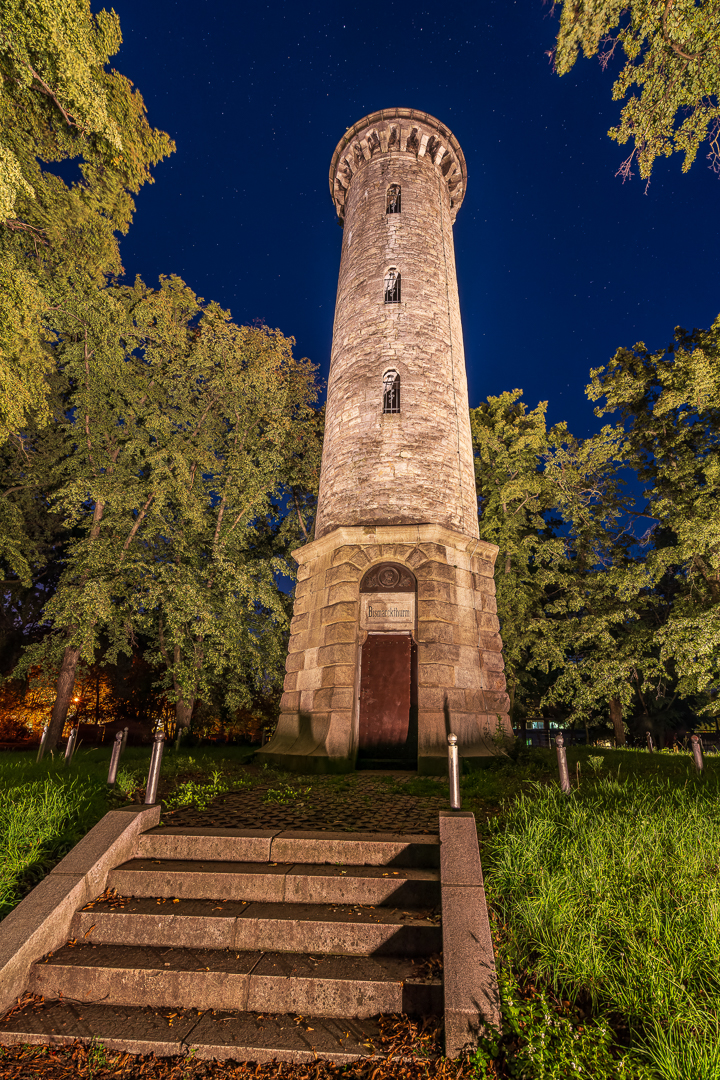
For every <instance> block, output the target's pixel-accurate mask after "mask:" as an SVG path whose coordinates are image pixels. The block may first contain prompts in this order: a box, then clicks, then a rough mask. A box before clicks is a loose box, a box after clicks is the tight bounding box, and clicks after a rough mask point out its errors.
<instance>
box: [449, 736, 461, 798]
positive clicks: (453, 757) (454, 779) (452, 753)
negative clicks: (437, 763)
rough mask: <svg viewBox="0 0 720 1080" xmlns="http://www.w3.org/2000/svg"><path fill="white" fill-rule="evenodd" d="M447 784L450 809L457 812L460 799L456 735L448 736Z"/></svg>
mask: <svg viewBox="0 0 720 1080" xmlns="http://www.w3.org/2000/svg"><path fill="white" fill-rule="evenodd" d="M448 782H449V785H450V809H451V810H459V809H460V805H461V799H460V758H459V756H458V745H457V735H448Z"/></svg>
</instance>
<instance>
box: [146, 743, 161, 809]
mask: <svg viewBox="0 0 720 1080" xmlns="http://www.w3.org/2000/svg"><path fill="white" fill-rule="evenodd" d="M164 746H165V735H164V733H163V732H162V731H159V732H158V734H157V735H156V736H155V742H154V743H153V748H152V756H151V758H150V771H149V773H148V782H147V787H146V788H145V803H146V804H150V805H151V804H153V803H154V802H155V800H156V798H157V789H158V781H159V780H160V766H161V765H162V756H163V748H164Z"/></svg>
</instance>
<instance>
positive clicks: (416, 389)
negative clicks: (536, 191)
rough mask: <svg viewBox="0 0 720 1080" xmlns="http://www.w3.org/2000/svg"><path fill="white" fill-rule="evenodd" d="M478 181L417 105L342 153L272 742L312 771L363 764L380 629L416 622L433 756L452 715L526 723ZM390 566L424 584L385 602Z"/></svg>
mask: <svg viewBox="0 0 720 1080" xmlns="http://www.w3.org/2000/svg"><path fill="white" fill-rule="evenodd" d="M465 184H466V169H465V159H464V157H463V154H462V151H461V149H460V146H459V145H458V143H457V140H456V139H455V138H454V136H453V135H452V134H451V133H450V132H449V131H448V130H447V128H445V127H444V125H442V124H440V123H439V122H438V121H437V120H435V119H434V118H433V117H431V116H428V115H427V114H425V113H420V112H416V111H414V110H411V109H389V110H383V111H382V112H379V113H375V114H373V115H372V116H369V117H367V118H365V119H364V120H361V121H360V122H359V123H357V124H355V125H354V127H352V128H350V129H349V130H348V131H347V132H346V134H345V136H344V137H343V138H342V139H341V141H340V143H339V145H338V148H337V150H336V151H335V154H334V156H333V160H332V164H331V169H330V190H331V193H332V196H333V199H334V202H335V206H336V209H337V212H338V215H339V217H340V220H341V222H342V223H343V225H344V232H343V244H342V254H341V260H340V276H339V284H338V293H337V302H336V310H335V325H334V331H333V346H332V355H331V364H330V376H329V381H328V401H327V421H326V430H325V441H324V446H323V459H322V472H321V480H320V494H319V503H318V513H317V521H316V528H315V539H314V540H313V541H312V542H311V543H309V544H308V545H306V546H305V547H304V548H302V549H300V550H299V551H297V552H296V553H295V557H296V559H297V561H298V563H299V572H298V585H297V591H296V598H295V607H294V618H293V621H292V637H291V641H290V647H289V655H288V661H287V676H286V683H285V694H284V696H283V700H282V715H281V718H280V723H279V725H278V730H277V733H276V735H275V736H274V738H273V740H272V741H271V742H270V743H269V744H268V746H267V747H265V748H264V750H263V753H264V754H265V755H266V756H267V757H268V758H269V759H271V760H275V761H278V762H282V763H283V764H286V765H290V766H294V767H295V766H296V767H297V768H299V769H311V768H315V769H318V770H324V769H328V770H336V769H346V768H352V767H353V765H354V763H355V759H356V755H357V751H358V746H359V745H360V744H361V742H362V738H361V733H360V732H359V717H360V715H361V700H360V697H361V689H360V687H361V666H362V646H363V642H364V641H365V639H366V638H367V635H368V633H385V634H390V635H392V634H393V633H396V634H406V635H410V636H411V637H412V641H413V648H414V650H415V652H414V654H413V655H414V656H415V657H416V659H415V661H413V663H414V668H413V674H412V679H413V680H414V681H413V688H412V694H413V702H414V705H413V709H414V710H415V711H416V723H417V738H416V750H417V761H418V767H419V768H420V770H421V771H428V772H436V771H439V770H443V769H444V768H445V761H446V741H447V740H446V735H447V727H448V724H450V726H451V727H452V729H453V730H454V731H455V733H456V734H457V735H458V737H459V740H460V747H461V753H462V754H463V755H464V756H470V757H472V756H479V755H483V754H487V753H489V752H491V751H492V746H493V744H492V743H491V741H490V737H491V736H492V735H493V734H495V732H496V731H497V728H498V724H500V726H501V727H502V728H504V729H505V730H509V724H508V720H507V705H508V702H507V696H506V694H505V679H504V675H503V662H502V652H501V650H502V643H501V640H500V636H499V632H498V630H499V627H498V621H497V615H496V608H495V597H494V592H495V589H494V581H493V564H494V561H495V556H496V554H497V549H496V548H495V547H494V546H493V545H492V544H488V543H485V542H483V541H480V540H479V539H478V517H477V496H476V491H475V476H474V466H473V455H472V443H471V435H470V419H469V411H468V396H467V379H466V374H465V358H464V351H463V340H462V326H461V321H460V307H459V302H458V291H457V280H456V274H455V258H454V248H453V237H452V225H453V222H454V220H455V214H456V213H457V210H458V208H459V206H460V203H461V202H462V198H463V195H464V192H465ZM398 189H399V191H398ZM396 196H397V197H398V198H399V200H400V203H399V205H400V209H399V211H398V210H396V209H395V206H394V205H393V204H392V200H393V199H395V198H396ZM393 373H395V374H394V375H393ZM398 377H399V378H398ZM388 379H389V380H390V381H391V382H392V380H393V379H394V380H395V382H394V383H393V385H394V386H395V387H396V390H397V391H398V397H397V398H396V399H394V401H395V404H397V403H398V402H399V406H398V407H397V408H395V407H394V405H393V407H392V408H391V407H389V399H387V397H386V395H385V391H384V387H385V386H386V385H388ZM385 563H387V564H390V563H392V564H394V565H396V566H399V567H403V566H404V567H407V568H408V571H409V576H408V578H407V580H408V581H409V582H412V584H411V585H409V586H406V589H407V588H411V589H413V590H414V591H413V593H412V596H410V594H409V593H408V592H407V591H406V592H405V593H404V594H403V595H401V594H400V593H397V594H394V593H393V592H392V589H389V590H388V591H387V592H384V593H378V594H376V600H377V601H378V602H381V603H380V607H377V606H376V608H375V609H373V608H372V606H371V605H370V606H369V602H368V600H367V597H366V596H365V597H364V594H363V593H362V591H361V582H362V581H366V580H367V579H366V577H365V576H364V575H366V574H367V571H368V569H370V568H372V567H373V566H374V565H378V566H380V564H385ZM387 573H389V574H390V577H389V578H388V580H391V578H392V572H390V571H387ZM373 610H375V612H376V613H375V614H374V615H372V617H371V616H370V615H369V613H371V612H373ZM377 612H382V615H383V617H382V619H380V621H378V616H377ZM408 612H410V614H408ZM390 644H391V640H390V638H388V646H390ZM365 682H367V679H366V680H365ZM414 715H415V714H414ZM413 722H414V723H415V720H414V721H413ZM360 748H361V749H362V747H361V746H360ZM413 753H415V751H413Z"/></svg>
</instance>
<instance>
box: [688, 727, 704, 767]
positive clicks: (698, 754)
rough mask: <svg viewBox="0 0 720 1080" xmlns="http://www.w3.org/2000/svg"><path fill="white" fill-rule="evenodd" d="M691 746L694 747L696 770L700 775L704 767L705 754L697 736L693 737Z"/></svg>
mask: <svg viewBox="0 0 720 1080" xmlns="http://www.w3.org/2000/svg"><path fill="white" fill-rule="evenodd" d="M690 745H691V746H692V752H693V757H694V759H695V768H696V769H697V771H698V772H699V773H701V772H702V771H703V767H704V762H703V752H702V746H701V745H700V740H699V739H698V737H697V735H693V737H692V739H691V740H690Z"/></svg>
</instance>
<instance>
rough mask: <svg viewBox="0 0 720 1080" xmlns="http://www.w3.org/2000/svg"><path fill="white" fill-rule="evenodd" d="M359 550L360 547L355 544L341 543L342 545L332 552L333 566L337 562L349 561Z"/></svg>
mask: <svg viewBox="0 0 720 1080" xmlns="http://www.w3.org/2000/svg"><path fill="white" fill-rule="evenodd" d="M359 551H360V548H359V546H358V545H356V544H343V545H342V547H339V548H337V549H336V550H335V551H334V552H333V556H332V563H333V566H337V565H338V563H344V562H350V560H351V559H352V558H353V556H355V555H357V554H358V552H359Z"/></svg>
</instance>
